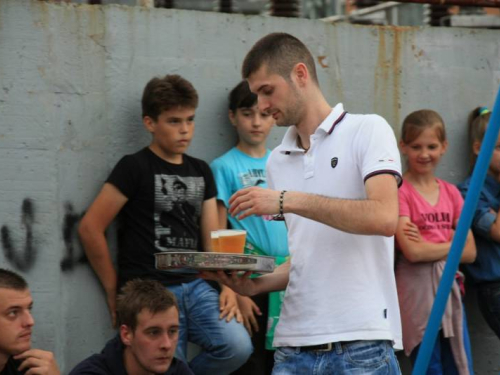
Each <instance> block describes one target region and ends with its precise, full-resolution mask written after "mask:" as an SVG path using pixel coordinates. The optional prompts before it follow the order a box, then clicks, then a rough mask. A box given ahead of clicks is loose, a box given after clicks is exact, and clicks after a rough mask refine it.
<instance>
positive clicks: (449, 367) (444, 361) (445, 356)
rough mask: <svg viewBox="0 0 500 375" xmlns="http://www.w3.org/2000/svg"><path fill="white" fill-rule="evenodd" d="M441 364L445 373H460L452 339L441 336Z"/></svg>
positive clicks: (449, 374) (454, 374) (455, 374)
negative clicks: (451, 343) (454, 356)
mask: <svg viewBox="0 0 500 375" xmlns="http://www.w3.org/2000/svg"><path fill="white" fill-rule="evenodd" d="M441 365H442V367H443V374H445V375H458V369H457V365H456V364H455V359H454V358H453V352H452V351H451V345H450V339H447V338H444V337H441Z"/></svg>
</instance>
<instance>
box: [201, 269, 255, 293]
mask: <svg viewBox="0 0 500 375" xmlns="http://www.w3.org/2000/svg"><path fill="white" fill-rule="evenodd" d="M251 274H252V272H251V271H248V272H245V273H244V274H243V275H242V276H238V271H233V272H232V273H231V274H229V275H227V274H226V273H225V272H224V271H217V272H213V271H202V272H200V275H199V277H200V278H202V279H205V280H214V281H218V282H219V283H221V284H224V285H227V286H228V287H229V288H231V289H232V290H234V291H235V292H236V293H238V294H240V295H242V296H253V295H255V294H257V293H258V292H257V288H256V285H255V280H256V279H250V278H249V277H250V275H251Z"/></svg>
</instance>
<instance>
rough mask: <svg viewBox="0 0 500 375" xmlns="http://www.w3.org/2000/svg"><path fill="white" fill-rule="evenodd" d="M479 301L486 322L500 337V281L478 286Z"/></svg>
mask: <svg viewBox="0 0 500 375" xmlns="http://www.w3.org/2000/svg"><path fill="white" fill-rule="evenodd" d="M477 301H478V304H479V309H480V310H481V314H483V316H484V319H485V320H486V323H488V325H489V326H490V328H491V329H492V330H493V332H495V334H496V335H497V337H498V338H499V339H500V283H495V284H485V285H480V286H478V287H477Z"/></svg>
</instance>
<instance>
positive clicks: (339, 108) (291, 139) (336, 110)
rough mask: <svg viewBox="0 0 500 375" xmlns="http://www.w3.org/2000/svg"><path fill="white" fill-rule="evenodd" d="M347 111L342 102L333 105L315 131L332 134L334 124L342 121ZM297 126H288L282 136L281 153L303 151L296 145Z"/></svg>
mask: <svg viewBox="0 0 500 375" xmlns="http://www.w3.org/2000/svg"><path fill="white" fill-rule="evenodd" d="M346 113H347V112H345V111H344V105H343V104H342V103H338V104H337V105H336V106H335V107H333V108H332V111H331V112H330V114H329V115H328V116H326V118H325V119H324V120H323V122H322V123H321V124H319V126H318V128H317V129H316V131H315V133H323V134H325V135H329V134H332V132H333V130H334V128H335V126H336V125H337V124H338V123H339V122H340V121H342V119H343V118H344V116H345V114H346ZM297 137H298V133H297V128H296V127H295V125H293V126H290V127H289V128H288V130H287V131H286V133H285V136H284V137H283V141H282V142H281V147H280V152H281V153H291V152H302V153H303V152H304V150H303V149H301V148H300V147H299V146H298V145H297Z"/></svg>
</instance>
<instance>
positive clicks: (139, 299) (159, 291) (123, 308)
mask: <svg viewBox="0 0 500 375" xmlns="http://www.w3.org/2000/svg"><path fill="white" fill-rule="evenodd" d="M172 306H175V308H176V309H177V310H179V307H178V305H177V301H176V300H175V296H174V295H173V293H172V292H171V291H169V290H168V289H167V288H166V287H164V286H163V285H162V284H161V283H160V282H158V281H154V280H141V279H134V280H130V281H128V282H127V283H126V284H125V285H124V286H123V288H121V290H120V294H119V295H118V298H117V309H116V315H117V321H118V326H119V327H120V326H121V325H122V324H125V325H126V326H127V327H129V328H130V329H132V330H135V328H136V327H137V315H139V313H140V312H141V311H142V310H143V309H147V310H149V312H151V314H156V313H159V312H163V311H166V310H168V309H169V308H171V307H172Z"/></svg>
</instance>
